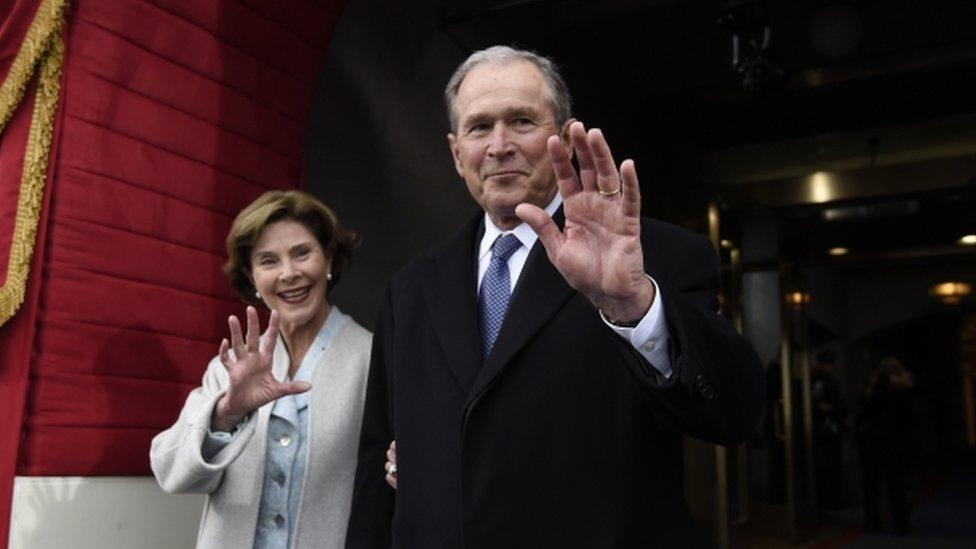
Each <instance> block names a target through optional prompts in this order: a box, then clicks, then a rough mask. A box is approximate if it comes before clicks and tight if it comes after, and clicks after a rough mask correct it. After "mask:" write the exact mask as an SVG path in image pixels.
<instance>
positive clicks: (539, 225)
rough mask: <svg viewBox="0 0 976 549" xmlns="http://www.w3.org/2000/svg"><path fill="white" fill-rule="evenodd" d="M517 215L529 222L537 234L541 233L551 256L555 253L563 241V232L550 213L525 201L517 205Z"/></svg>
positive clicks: (540, 236) (544, 244)
mask: <svg viewBox="0 0 976 549" xmlns="http://www.w3.org/2000/svg"><path fill="white" fill-rule="evenodd" d="M515 215H517V216H518V217H519V219H521V220H522V221H525V222H526V223H528V224H529V227H532V230H533V231H535V234H537V235H539V240H541V241H542V245H543V246H545V248H546V251H547V252H549V254H550V256H551V254H554V253H555V251H556V249H557V248H558V247H559V245H560V244H561V243H562V236H563V233H561V232H560V231H559V227H557V226H556V224H555V223H554V222H553V220H552V218H551V217H549V214H547V213H546V212H545V211H544V210H542V208H540V207H538V206H536V205H534V204H529V203H527V202H523V203H521V204H519V205H518V206H516V207H515Z"/></svg>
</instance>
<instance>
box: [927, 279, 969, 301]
mask: <svg viewBox="0 0 976 549" xmlns="http://www.w3.org/2000/svg"><path fill="white" fill-rule="evenodd" d="M972 292H973V288H972V286H970V285H969V284H966V283H965V282H942V283H939V284H936V285H935V286H932V287H931V288H929V294H931V295H933V296H935V297H937V298H939V299H941V300H942V301H943V302H944V303H947V304H949V305H955V304H956V303H959V302H960V301H962V299H963V298H964V297H967V296H968V295H969V294H971V293H972Z"/></svg>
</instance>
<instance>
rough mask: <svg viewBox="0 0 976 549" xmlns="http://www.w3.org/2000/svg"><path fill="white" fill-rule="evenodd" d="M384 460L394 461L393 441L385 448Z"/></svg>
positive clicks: (394, 448) (394, 449)
mask: <svg viewBox="0 0 976 549" xmlns="http://www.w3.org/2000/svg"><path fill="white" fill-rule="evenodd" d="M386 461H389V462H390V463H396V462H397V461H396V447H395V446H394V445H393V443H390V447H389V448H387V449H386Z"/></svg>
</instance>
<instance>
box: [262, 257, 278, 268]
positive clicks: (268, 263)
mask: <svg viewBox="0 0 976 549" xmlns="http://www.w3.org/2000/svg"><path fill="white" fill-rule="evenodd" d="M274 264H275V260H274V259H273V258H270V257H265V258H264V259H261V260H260V261H258V265H260V266H262V267H270V266H272V265H274Z"/></svg>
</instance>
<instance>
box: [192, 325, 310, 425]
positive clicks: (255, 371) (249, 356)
mask: <svg viewBox="0 0 976 549" xmlns="http://www.w3.org/2000/svg"><path fill="white" fill-rule="evenodd" d="M227 324H228V326H229V327H230V341H227V339H224V340H223V341H221V342H220V362H221V364H223V365H224V368H226V369H227V375H228V376H229V378H230V384H229V385H228V387H227V392H226V393H224V396H222V397H221V398H220V400H218V401H217V405H216V406H215V407H214V412H213V416H212V417H211V427H212V429H213V430H215V431H227V432H229V431H233V430H234V427H236V426H237V424H238V423H240V422H241V420H243V419H244V418H245V417H246V416H247V415H248V414H250V413H251V412H253V411H254V410H257V409H258V408H260V407H261V406H264V405H265V404H267V403H269V402H271V401H273V400H276V399H278V398H280V397H283V396H286V395H291V394H296V393H303V392H305V391H307V390H309V389H311V388H312V385H311V384H310V383H309V382H307V381H289V382H284V383H283V382H280V381H278V380H277V379H275V377H274V375H272V373H271V364H272V362H273V360H272V359H273V356H274V348H275V344H276V343H277V341H278V313H277V311H274V310H272V311H271V319H270V320H269V322H268V329H267V331H265V332H264V341H263V342H262V341H260V339H259V337H258V333H259V332H260V325H259V322H258V312H257V310H256V309H255V308H254V307H248V308H247V334H242V333H241V323H240V321H239V320H238V319H237V317H236V316H233V315H232V316H231V317H230V318H228V319H227ZM231 350H233V353H231V352H230V351H231Z"/></svg>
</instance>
